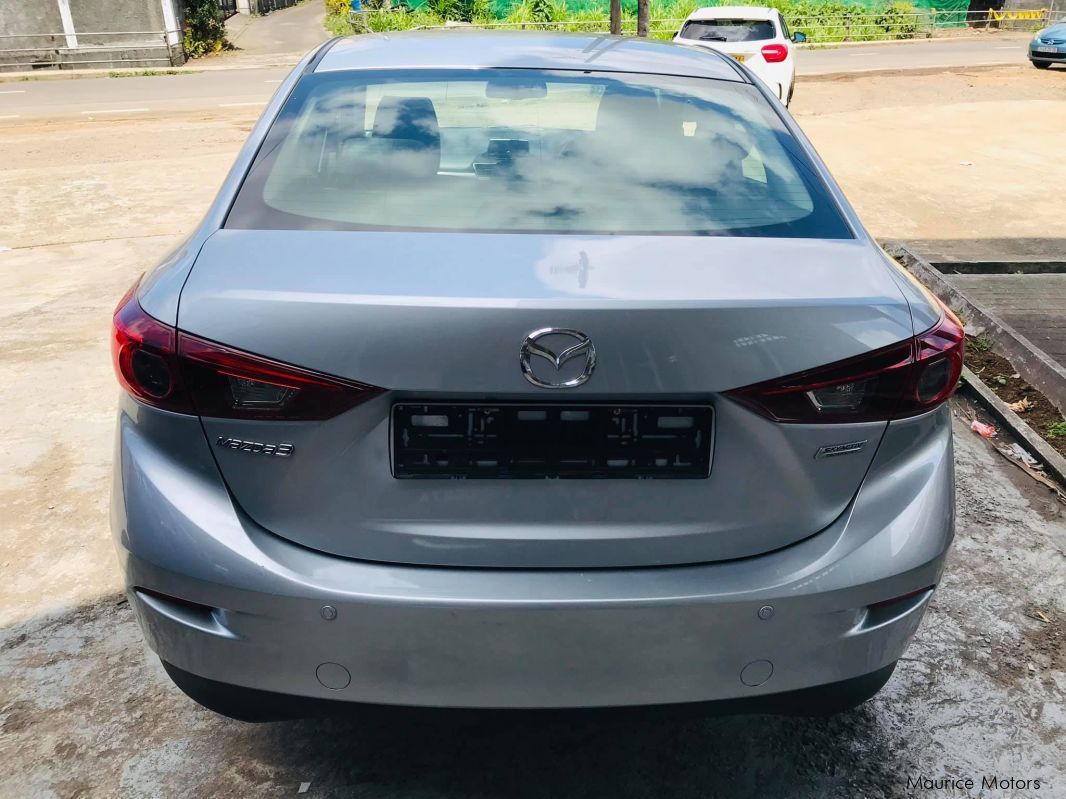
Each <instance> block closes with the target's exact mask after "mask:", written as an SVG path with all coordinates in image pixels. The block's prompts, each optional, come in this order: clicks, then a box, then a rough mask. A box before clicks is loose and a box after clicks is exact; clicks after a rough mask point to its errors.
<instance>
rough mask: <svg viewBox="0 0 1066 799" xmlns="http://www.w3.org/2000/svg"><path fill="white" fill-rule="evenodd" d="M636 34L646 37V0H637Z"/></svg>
mask: <svg viewBox="0 0 1066 799" xmlns="http://www.w3.org/2000/svg"><path fill="white" fill-rule="evenodd" d="M637 36H643V37H644V38H645V39H646V38H648V0H637Z"/></svg>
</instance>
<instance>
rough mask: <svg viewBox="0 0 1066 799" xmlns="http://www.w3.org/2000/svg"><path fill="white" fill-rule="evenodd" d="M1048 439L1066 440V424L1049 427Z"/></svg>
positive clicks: (1056, 423)
mask: <svg viewBox="0 0 1066 799" xmlns="http://www.w3.org/2000/svg"><path fill="white" fill-rule="evenodd" d="M1047 437H1048V438H1066V422H1054V423H1053V424H1049V425H1048V426H1047Z"/></svg>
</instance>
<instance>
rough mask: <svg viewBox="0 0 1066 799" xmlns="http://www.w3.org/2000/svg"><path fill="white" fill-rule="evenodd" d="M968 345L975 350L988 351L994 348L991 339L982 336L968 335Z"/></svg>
mask: <svg viewBox="0 0 1066 799" xmlns="http://www.w3.org/2000/svg"><path fill="white" fill-rule="evenodd" d="M966 346H967V347H969V348H970V349H972V350H973V351H974V352H988V351H989V350H990V349H992V341H991V339H987V338H982V337H981V336H968V337H967V339H966Z"/></svg>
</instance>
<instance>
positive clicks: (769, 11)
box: [688, 6, 777, 19]
mask: <svg viewBox="0 0 1066 799" xmlns="http://www.w3.org/2000/svg"><path fill="white" fill-rule="evenodd" d="M776 15H777V9H774V8H765V7H763V6H714V7H713V8H697V9H696V10H695V11H693V12H692V13H691V14H689V15H688V18H689V19H773V18H774V17H775V16H776Z"/></svg>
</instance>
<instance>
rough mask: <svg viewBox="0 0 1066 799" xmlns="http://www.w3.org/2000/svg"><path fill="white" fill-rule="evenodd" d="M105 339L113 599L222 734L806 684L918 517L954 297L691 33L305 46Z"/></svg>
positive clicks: (921, 601) (875, 665) (771, 690)
mask: <svg viewBox="0 0 1066 799" xmlns="http://www.w3.org/2000/svg"><path fill="white" fill-rule="evenodd" d="M113 351H114V356H115V367H116V370H117V373H118V376H119V380H120V382H121V383H122V385H123V388H124V389H125V391H124V394H123V397H122V400H121V406H120V411H119V423H118V437H117V450H116V465H115V483H114V493H113V503H112V507H113V512H112V523H113V529H114V533H115V536H116V540H117V544H118V550H119V554H120V559H121V562H122V566H123V568H124V572H125V579H126V584H127V588H128V592H129V596H130V599H131V603H132V605H133V607H134V609H135V612H136V614H137V617H138V620H139V622H140V625H141V627H142V629H143V631H144V634H145V636H146V637H147V640H148V643H149V644H150V645H151V647H152V649H153V650H154V651H155V652H156V654H158V656H159V657H160V658H161V659H162V661H163V662H164V665H165V666H166V668H167V670H168V671H169V673H170V674H171V676H172V677H173V678H174V680H175V682H177V684H178V685H179V686H180V687H181V688H182V689H183V690H185V691H186V692H187V693H189V694H190V695H191V696H193V697H194V698H195V699H197V700H198V701H200V702H201V703H203V704H205V705H207V706H209V707H212V708H214V709H216V710H218V711H220V712H223V713H227V714H229V715H233V716H237V717H241V718H274V717H279V716H284V715H294V714H295V715H299V714H301V713H310V712H317V711H318V709H319V708H321V707H322V706H323V705H322V703H323V702H324V701H331V702H333V703H334V705H335V706H337V705H338V703H340V706H343V703H373V704H388V705H414V706H431V707H466V708H556V707H586V708H591V707H611V706H625V705H662V704H675V703H691V702H712V703H713V702H720V703H721V705H720V706H721V707H723V708H730V709H744V708H747V709H754V710H770V711H790V710H797V709H798V710H800V711H803V712H825V711H831V710H837V709H840V708H842V707H846V706H850V705H854V704H856V703H858V702H861V701H863V700H864V699H866V698H868V697H869V696H870V695H872V694H873V693H874V692H876V691H877V690H878V689H879V688H880V686H881V685H882V684H883V683H884V682H885V681H886V680H887V679H888V678H889V676H890V674H891V671H892V668H893V666H894V665H895V663H896V661H897V660H898V659H899V657H900V656H901V655H902V654H903V652H904V650H905V648H906V646H907V643H908V641H909V640H910V638H911V636H912V635H913V633H914V631H915V629H916V628H917V626H918V623H919V621H920V619H921V617H922V614H923V612H924V610H925V608H926V605H927V604H928V602H929V599H930V597H931V595H932V593H933V591H934V588H935V586H936V584H937V582H938V580H939V579H940V574H941V571H942V569H943V564H944V558H945V555H946V552H947V549H948V547H949V544H950V542H951V538H952V534H953V519H954V514H953V472H952V449H951V430H950V415H949V410H948V408H947V407H946V405H945V401H946V400H947V398H948V397H949V396H950V394H951V392H952V391H953V389H954V386H955V383H956V380H957V379H958V375H959V372H960V369H961V362H962V331H961V329H960V327H959V324H958V320H956V319H955V318H954V317H953V316H952V315H951V313H950V312H949V311H947V310H946V309H944V308H942V307H941V306H940V305H939V304H938V303H937V301H936V300H935V299H933V298H931V297H930V296H929V295H927V294H926V293H925V292H924V291H923V290H922V289H921V288H919V287H918V286H917V285H916V284H914V283H912V282H911V281H910V280H909V279H908V278H907V276H906V275H905V274H904V273H903V272H902V271H900V270H899V269H898V268H897V267H896V266H895V265H894V264H893V263H892V262H891V261H890V260H889V259H888V258H887V257H886V256H885V255H884V254H883V253H882V252H881V250H880V249H879V248H878V247H877V245H876V244H875V243H874V242H873V241H872V240H871V239H870V237H869V235H868V234H867V233H866V232H865V230H864V229H863V228H862V226H861V223H860V222H859V221H858V219H857V218H856V217H855V214H854V212H853V211H852V210H851V209H850V207H849V206H848V204H847V202H846V200H845V199H844V198H843V196H842V195H841V193H840V191H839V189H838V188H837V187H836V185H835V184H834V183H833V181H832V179H831V178H830V177H829V175H828V174H827V172H826V170H825V167H824V165H823V164H822V163H821V162H820V161H819V159H818V158H817V156H816V155H815V154H814V152H813V150H812V149H811V147H810V145H809V143H808V142H807V140H806V139H805V138H804V136H803V135H802V133H801V132H800V131H799V130H798V128H797V127H796V126H795V124H794V123H793V121H792V120H791V118H790V117H789V116H788V114H787V112H786V111H785V110H784V108H783V106H782V105H781V104H780V103H779V102H778V100H777V99H776V98H774V97H772V96H770V95H769V94H768V93H767V90H766V89H765V87H764V86H762V85H761V84H759V83H758V82H755V83H752V82H751V81H750V79H749V78H748V77H746V73H744V72H743V71H741V70H738V69H736V68H735V67H734V66H733V65H732V64H731V63H730V60H729V59H728V58H727V57H724V56H722V55H720V54H717V53H714V52H710V51H703V50H699V49H695V48H684V47H679V46H674V45H670V44H664V43H656V42H648V41H635V40H629V39H627V40H617V39H609V38H598V37H587V36H572V37H571V36H554V35H539V34H527V33H520V34H514V35H507V34H489V33H477V32H446V33H443V34H410V35H405V36H391V37H377V36H360V37H358V38H354V39H347V40H340V41H337V42H331V43H328V44H326V45H324V46H323V47H321V48H319V49H318V50H317V51H316V52H315V53H313V54H311V55H309V56H308V57H307V58H306V59H305V60H304V62H303V63H301V64H300V65H299V66H298V67H297V68H296V70H294V72H293V73H292V74H291V75H290V76H289V78H288V79H287V80H286V81H285V82H284V83H283V84H282V86H281V88H280V90H279V91H278V93H277V95H276V96H275V97H274V99H273V101H272V102H271V103H270V105H269V107H268V108H267V110H266V112H265V113H264V115H263V117H262V119H261V120H260V122H259V124H258V125H257V127H256V128H255V130H254V131H253V132H252V134H251V137H250V139H249V142H248V144H247V145H246V146H245V148H244V150H243V151H242V153H241V154H240V156H239V157H238V160H237V163H236V164H235V166H234V168H233V171H232V172H231V174H230V176H229V178H228V179H227V181H226V182H225V184H224V185H223V187H222V189H221V191H220V193H219V196H218V198H217V200H216V201H215V203H214V205H213V206H212V208H211V209H210V211H209V212H208V214H207V217H206V218H205V220H204V222H203V223H202V224H201V226H200V227H199V228H198V229H197V230H196V231H195V232H194V233H193V234H192V236H191V237H190V238H189V239H188V241H186V242H185V243H184V244H183V245H182V246H181V247H179V248H178V249H177V250H176V251H175V252H174V253H173V254H172V255H171V256H169V257H168V258H167V259H166V260H165V262H164V263H163V264H162V265H160V266H159V267H157V268H156V269H155V270H153V271H151V272H150V273H148V274H147V275H146V276H145V277H144V278H143V279H142V280H141V281H140V282H139V283H138V284H137V285H136V286H135V287H134V288H133V289H132V290H131V292H130V293H129V294H128V295H127V297H126V298H124V299H123V300H122V302H121V303H120V305H119V308H118V310H117V311H116V314H115V319H114V333H113Z"/></svg>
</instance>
